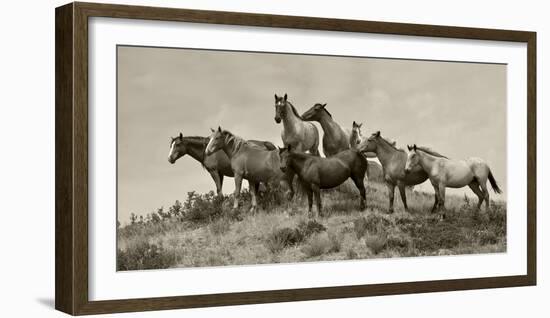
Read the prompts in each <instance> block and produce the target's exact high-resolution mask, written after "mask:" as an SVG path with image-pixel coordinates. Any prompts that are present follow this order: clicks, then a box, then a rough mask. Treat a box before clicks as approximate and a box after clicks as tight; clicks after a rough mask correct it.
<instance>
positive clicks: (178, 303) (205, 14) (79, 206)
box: [55, 2, 536, 315]
mask: <svg viewBox="0 0 550 318" xmlns="http://www.w3.org/2000/svg"><path fill="white" fill-rule="evenodd" d="M55 15H56V25H55V36H56V57H55V66H56V85H55V95H56V104H55V105H56V106H55V112H56V118H55V128H56V139H55V147H56V151H55V158H56V163H55V169H56V188H55V191H56V201H55V202H56V217H55V226H56V229H55V233H56V238H55V240H56V241H55V246H56V255H55V260H56V264H55V275H56V277H55V285H56V286H55V307H56V309H58V310H60V311H63V312H66V313H69V314H72V315H83V314H101V313H114V312H129V311H147V310H164V309H176V308H194V307H209V306H226V305H242V304H256V303H272V302H287V301H303V300H315V299H331V298H348V297H364V296H377V295H394V294H409V293H426V292H440V291H452V290H465V289H482V288H497V287H513V286H529V285H535V284H536V33H534V32H524V31H509V30H495V29H478V28H464V27H451V26H434V25H420V24H402V23H388V22H372V21H357V20H339V19H328V18H312V17H297V16H275V15H267V14H250V13H237V12H216V11H201V10H187V9H169V8H156V7H144V6H126V5H108V4H97V3H79V2H75V3H70V4H67V5H65V6H62V7H59V8H57V9H56V12H55ZM90 17H111V18H120V19H145V20H162V21H183V22H196V23H211V24H222V25H240V26H261V27H270V28H290V29H312V30H326V31H345V32H367V33H379V34H395V35H410V36H422V37H442V38H458V39H479V40H495V41H510V42H523V43H527V56H526V59H527V68H528V70H527V74H526V76H527V84H528V87H527V108H528V109H527V147H528V149H527V154H526V156H527V206H526V209H527V255H525V257H526V259H527V275H520V276H504V277H485V278H471V279H451V280H439V281H418V282H407V283H390V284H375V285H353V286H339V287H322V288H303V289H292V290H271V291H258V292H237V293H225V294H207V295H194V296H174V297H159V298H146V299H114V300H106V301H90V300H89V298H88V285H89V275H88V203H89V202H88V66H89V65H88V19H89V18H90Z"/></svg>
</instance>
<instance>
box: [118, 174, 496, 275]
mask: <svg viewBox="0 0 550 318" xmlns="http://www.w3.org/2000/svg"><path fill="white" fill-rule="evenodd" d="M357 192H358V191H357V190H356V189H355V188H354V187H353V186H352V185H350V184H349V183H346V184H344V185H342V186H341V187H339V188H337V189H334V190H329V191H324V192H323V194H322V198H323V204H324V215H323V216H322V217H319V218H317V219H316V220H312V219H309V218H307V207H306V206H307V200H306V199H305V198H303V199H294V200H293V201H292V202H287V201H286V200H285V198H284V196H283V194H282V193H281V192H280V191H278V189H272V190H268V191H266V192H264V193H263V195H262V197H261V199H260V201H259V204H260V206H261V207H262V208H261V209H259V211H258V212H256V213H255V214H250V213H249V212H248V209H249V207H250V196H249V194H248V193H247V192H245V193H244V195H243V196H244V198H245V200H244V203H243V204H242V206H241V207H240V208H239V209H238V210H232V209H231V204H232V199H231V198H230V197H224V198H218V197H216V196H214V194H213V193H209V194H204V195H199V194H196V193H193V192H192V193H189V194H188V197H187V199H186V200H185V202H184V203H183V204H181V203H180V202H179V201H177V202H176V203H175V204H174V205H173V206H172V207H170V208H169V209H168V210H167V211H164V209H159V210H158V211H156V212H154V213H151V214H149V215H148V216H147V217H146V218H142V219H138V218H137V217H135V216H134V217H133V218H132V223H131V224H129V225H126V226H124V227H120V228H119V229H118V231H117V236H118V250H117V268H118V270H135V269H153V268H171V267H191V266H221V265H240V264H262V263H292V262H310V261H326V260H348V259H366V258H388V257H411V256H426V255H451V254H472V253H495V252H505V251H506V206H505V204H504V203H500V202H499V203H495V202H491V208H490V211H489V212H485V211H484V209H482V212H479V213H478V212H476V210H475V203H476V202H473V201H472V200H471V199H470V198H468V197H457V196H447V200H446V207H447V213H446V214H445V216H444V217H443V215H440V214H435V215H434V214H431V213H430V212H429V211H430V209H431V206H432V205H433V194H432V193H424V192H417V191H410V192H409V193H408V202H409V210H410V211H409V212H405V211H404V209H403V208H402V204H401V202H400V198H398V197H399V196H398V194H397V192H396V200H395V201H396V212H395V213H393V214H387V213H386V211H387V206H388V198H387V194H386V192H387V190H386V187H385V185H382V184H376V183H369V184H368V187H367V209H366V210H365V211H359V210H358V208H359V200H358V194H357ZM476 200H477V199H476Z"/></svg>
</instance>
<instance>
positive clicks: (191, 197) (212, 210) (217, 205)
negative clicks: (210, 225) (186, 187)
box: [184, 191, 224, 223]
mask: <svg viewBox="0 0 550 318" xmlns="http://www.w3.org/2000/svg"><path fill="white" fill-rule="evenodd" d="M223 202H224V197H223V196H218V195H215V194H214V191H210V192H208V193H207V194H203V195H200V194H197V193H196V192H195V191H191V192H189V193H187V200H186V201H185V203H184V208H185V219H186V220H187V221H191V222H196V223H204V222H211V221H212V220H214V219H216V218H219V217H220V216H222V215H223Z"/></svg>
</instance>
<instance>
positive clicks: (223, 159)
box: [168, 132, 277, 195]
mask: <svg viewBox="0 0 550 318" xmlns="http://www.w3.org/2000/svg"><path fill="white" fill-rule="evenodd" d="M248 142H249V143H250V144H251V145H252V146H255V147H258V148H260V149H266V150H275V149H277V147H275V145H273V144H272V143H271V142H269V141H260V140H248ZM207 144H208V137H200V136H183V134H182V133H181V132H180V134H179V136H177V137H171V141H170V152H169V153H168V162H170V163H171V164H174V163H175V162H176V160H178V159H179V158H181V157H183V156H185V155H187V154H188V155H189V156H191V157H192V158H193V159H195V160H197V161H198V162H200V164H201V165H202V166H203V167H204V168H205V169H206V171H208V173H209V174H210V176H211V177H212V179H213V180H214V183H215V184H216V192H217V193H218V195H221V194H222V186H223V178H224V176H226V177H233V170H231V162H230V160H229V158H228V157H227V155H226V154H225V153H224V152H223V151H218V152H216V153H214V154H212V155H210V156H207V155H205V153H204V151H205V149H206V145H207Z"/></svg>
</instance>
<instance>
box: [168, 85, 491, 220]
mask: <svg viewBox="0 0 550 318" xmlns="http://www.w3.org/2000/svg"><path fill="white" fill-rule="evenodd" d="M274 119H275V122H276V123H277V124H280V123H282V125H283V129H282V132H281V139H282V143H283V147H282V148H278V147H276V146H275V145H274V144H273V143H271V142H269V141H261V140H245V139H243V138H241V137H239V136H237V135H235V134H233V133H232V132H230V131H227V130H224V129H222V128H221V127H219V126H218V128H217V129H211V134H210V136H208V137H198V136H183V134H182V133H180V134H179V136H177V137H173V138H171V142H170V152H169V155H168V161H169V162H170V163H172V164H173V163H175V162H176V160H177V159H179V158H180V157H182V156H184V155H186V154H188V155H189V156H191V157H193V158H194V159H195V160H197V161H199V162H200V163H201V164H202V166H203V167H204V168H205V169H206V171H208V173H209V174H210V175H211V177H212V179H213V180H214V183H215V184H216V191H217V193H218V194H221V193H222V186H223V179H224V177H232V178H234V180H235V191H234V202H233V207H234V208H237V207H238V206H239V196H240V192H241V186H242V181H243V179H244V180H247V181H248V184H249V189H250V193H251V196H252V207H251V211H255V210H256V208H257V196H258V194H259V188H260V184H264V185H266V186H270V185H282V186H283V187H284V188H285V189H287V196H288V199H289V200H291V199H292V198H293V197H294V193H295V191H294V186H293V183H294V179H295V178H297V179H298V181H299V184H300V185H301V186H302V188H303V189H304V190H305V192H306V194H307V198H308V208H309V209H308V213H309V215H311V213H312V206H313V198H314V197H315V201H316V204H317V214H318V215H321V213H322V212H321V211H322V203H321V202H322V200H321V191H320V190H321V189H330V188H334V187H337V186H339V185H341V184H342V183H344V182H345V181H346V180H347V179H351V180H352V181H353V183H354V184H355V186H356V187H357V189H358V190H359V194H360V209H361V210H363V209H364V208H365V207H366V190H365V184H364V182H365V175H367V180H371V176H373V175H380V176H382V179H383V182H384V183H385V184H386V185H387V187H388V197H389V209H388V211H389V213H392V212H393V211H394V208H393V203H394V195H395V188H396V187H397V188H398V189H399V193H400V195H401V200H402V201H403V206H404V208H405V210H408V205H407V196H406V191H405V189H406V187H410V186H414V185H418V184H421V183H423V182H424V181H426V180H430V182H431V184H432V186H433V188H434V197H435V200H434V205H433V208H432V212H436V211H439V210H442V209H444V208H445V189H446V188H448V187H449V188H462V187H465V186H469V187H470V189H471V190H472V191H473V192H474V193H475V194H476V195H477V197H478V199H479V201H478V205H477V208H478V209H479V208H480V207H481V205H482V203H483V202H485V205H486V209H488V208H489V191H488V189H487V181H489V182H490V184H491V187H492V188H493V190H494V191H495V192H496V193H501V190H500V188H499V186H498V184H497V182H496V180H495V178H494V176H493V174H492V172H491V169H490V168H489V166H488V164H487V163H486V162H485V161H484V160H482V159H480V158H468V159H466V160H453V159H449V158H447V157H446V156H443V155H441V154H439V153H437V152H436V151H433V150H431V149H430V148H427V147H421V146H417V145H416V144H415V145H413V146H407V150H404V149H400V148H398V147H397V145H396V142H395V141H390V140H388V139H386V138H383V137H382V136H381V134H380V131H378V132H376V133H373V134H372V135H371V136H370V137H369V138H363V136H362V134H361V127H362V124H361V123H356V122H355V121H354V122H353V124H352V128H351V129H350V130H348V129H344V128H343V127H342V126H341V125H340V124H338V123H337V122H336V121H335V120H334V119H333V117H332V115H331V114H330V112H329V111H328V110H327V108H326V104H320V103H317V104H315V105H313V106H312V107H311V108H310V109H309V110H307V111H306V112H304V113H303V114H302V115H300V114H299V113H298V111H297V109H296V107H294V105H293V104H292V103H291V102H290V101H289V100H288V96H287V94H285V95H284V96H277V95H276V94H275V118H274ZM313 121H315V122H318V123H319V124H320V126H321V128H322V129H323V139H322V144H323V153H324V155H325V156H324V157H321V155H320V152H319V144H320V141H319V131H318V129H317V127H316V126H315V125H314V124H313V123H312V122H313ZM368 158H378V161H379V162H380V163H381V165H380V164H378V163H376V162H375V161H373V160H368Z"/></svg>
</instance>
